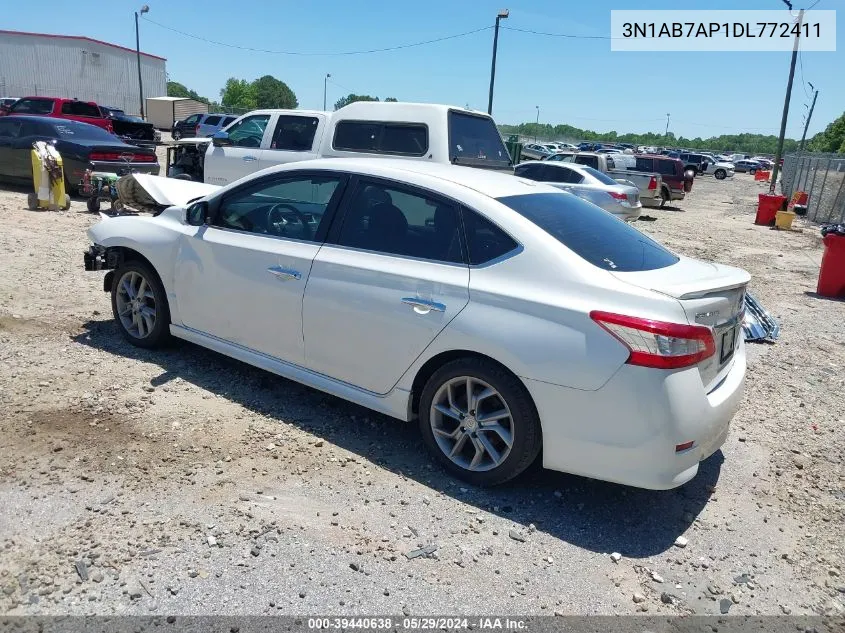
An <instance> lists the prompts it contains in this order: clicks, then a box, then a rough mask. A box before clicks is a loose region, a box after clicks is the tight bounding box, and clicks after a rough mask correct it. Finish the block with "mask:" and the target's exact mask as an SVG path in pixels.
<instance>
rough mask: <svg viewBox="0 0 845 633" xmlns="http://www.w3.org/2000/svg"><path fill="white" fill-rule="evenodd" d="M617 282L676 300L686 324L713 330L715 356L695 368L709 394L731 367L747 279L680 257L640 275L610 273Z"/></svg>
mask: <svg viewBox="0 0 845 633" xmlns="http://www.w3.org/2000/svg"><path fill="white" fill-rule="evenodd" d="M611 274H612V275H614V276H615V277H616V278H617V279H620V280H622V281H625V282H626V283H629V284H632V285H634V286H638V287H640V288H645V289H647V290H653V291H655V292H659V293H661V294H664V295H668V296H670V297H672V298H674V299H677V300H678V303H680V304H681V307H682V308H683V310H684V314H685V315H686V317H687V321H688V322H689V324H690V325H705V326H708V327H710V328H711V329H712V330H713V338H714V341H715V343H716V353H715V354H714V355H713V356H711V357H710V358H708V359H706V360H704V361H702V362H701V363H700V364H699V365H698V368H699V371H700V372H701V379H702V383H703V384H704V386H705V388H706V391H707V392H710V391H711V390H712V389H713V388H714V387H715V386H716V385H718V384H719V382H721V380H722V378H723V377H724V375H725V374H726V373H727V372H728V371H730V368H731V366H732V365H733V358H734V353H735V351H736V349H737V347H738V346H739V344H740V343H741V340H742V318H743V312H744V309H745V291H746V286H747V285H748V282H749V281H750V280H751V276H750V275H749V274H748V273H747V272H745V271H744V270H742V269H740V268H734V267H733V266H725V265H723V264H715V263H710V262H703V261H699V260H696V259H690V258H688V257H681V258H680V260H679V261H678V263H676V264H674V265H672V266H667V267H665V268H658V269H655V270H647V271H640V272H614V273H611Z"/></svg>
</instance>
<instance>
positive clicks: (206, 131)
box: [194, 114, 238, 136]
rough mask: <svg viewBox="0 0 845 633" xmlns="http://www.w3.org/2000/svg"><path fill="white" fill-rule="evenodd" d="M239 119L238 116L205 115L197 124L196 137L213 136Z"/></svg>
mask: <svg viewBox="0 0 845 633" xmlns="http://www.w3.org/2000/svg"><path fill="white" fill-rule="evenodd" d="M237 119H238V115H236V114H205V115H203V116H202V118H201V119H200V122H199V123H198V124H197V128H196V130H195V133H194V136H212V135H213V134H214V133H215V132H219V131H220V130H223V129H225V128H226V127H227V126H229V125H230V124H231V123H233V122H234V121H236V120H237Z"/></svg>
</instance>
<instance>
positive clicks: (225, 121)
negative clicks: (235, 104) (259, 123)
mask: <svg viewBox="0 0 845 633" xmlns="http://www.w3.org/2000/svg"><path fill="white" fill-rule="evenodd" d="M237 118H238V117H236V116H227V117H224V118H223V123H222V124H221V125H222V126H223V127H226V126H227V125H229V124H230V123H231V122H232V121H234V120H235V119H237Z"/></svg>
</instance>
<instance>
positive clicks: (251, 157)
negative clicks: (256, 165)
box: [243, 156, 258, 162]
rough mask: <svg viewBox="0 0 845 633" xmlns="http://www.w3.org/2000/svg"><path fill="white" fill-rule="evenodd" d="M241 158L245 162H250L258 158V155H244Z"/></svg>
mask: <svg viewBox="0 0 845 633" xmlns="http://www.w3.org/2000/svg"><path fill="white" fill-rule="evenodd" d="M243 159H244V160H245V161H247V162H251V161H254V160H258V157H256V156H244V158H243Z"/></svg>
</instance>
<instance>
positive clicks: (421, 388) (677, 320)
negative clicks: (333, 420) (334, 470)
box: [85, 159, 749, 489]
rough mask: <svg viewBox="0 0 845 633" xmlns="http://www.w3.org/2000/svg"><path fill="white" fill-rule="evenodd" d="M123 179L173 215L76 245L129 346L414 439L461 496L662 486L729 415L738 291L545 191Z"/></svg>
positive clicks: (434, 172)
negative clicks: (344, 405) (498, 490)
mask: <svg viewBox="0 0 845 633" xmlns="http://www.w3.org/2000/svg"><path fill="white" fill-rule="evenodd" d="M127 178H129V177H127ZM134 178H137V179H138V182H139V183H141V184H143V183H144V182H146V183H148V185H149V190H152V191H157V192H158V193H156V195H157V196H158V197H159V198H161V196H162V195H164V194H162V193H161V192H162V191H170V192H171V194H168V195H169V202H175V203H179V204H180V205H182V206H173V207H170V208H167V209H166V210H164V211H163V212H161V213H160V214H159V215H157V216H154V217H152V216H148V215H147V216H144V215H139V216H118V217H111V218H105V217H104V219H103V220H102V221H101V222H99V223H98V224H96V225H95V226H93V227H92V228H91V229H90V230H89V232H88V235H89V237H90V240H91V241H92V242H93V246H92V247H91V249H90V250H89V251H88V252H87V253H86V256H85V265H86V269H87V270H100V269H108V270H109V272H108V273H107V275H106V278H105V280H104V282H103V284H104V289H105V290H107V291H109V292H110V293H111V302H112V309H113V312H114V316H115V319H116V321H117V323H118V325H119V328H120V331H121V333H122V334H123V336H124V337H125V338H126V339H127V340H128V341H129V342H131V343H133V344H134V345H138V346H141V347H148V348H151V347H157V346H159V345H161V344H163V343H164V342H165V341H166V339H167V338H168V336H176V337H178V338H181V339H185V340H187V341H191V342H194V343H196V344H199V345H202V346H204V347H207V348H210V349H212V350H215V351H217V352H220V353H222V354H225V355H227V356H231V357H233V358H236V359H239V360H241V361H244V362H246V363H250V364H252V365H255V366H257V367H260V368H263V369H265V370H267V371H270V372H273V373H275V374H278V375H280V376H284V377H286V378H290V379H292V380H295V381H298V382H301V383H304V384H306V385H309V386H311V387H314V388H316V389H320V390H322V391H325V392H327V393H330V394H334V395H335V396H339V397H341V398H345V399H347V400H350V401H353V402H356V403H358V404H360V405H363V406H365V407H369V408H371V409H374V410H376V411H380V412H382V413H385V414H387V415H389V416H392V417H394V418H399V419H401V420H416V421H418V424H419V429H420V431H421V434H422V442H423V443H424V444H425V445H426V446H427V447H428V449H429V450H430V451H431V452H432V454H433V455H434V456H435V457H436V458H437V459H438V460H439V461H440V462H441V463H442V464H443V465H444V466H445V467H446V468H447V469H448V470H449V471H450V472H452V473H454V474H455V475H458V476H459V477H462V478H464V479H466V480H467V481H469V482H471V483H474V484H478V485H491V484H497V483H501V482H504V481H506V480H508V479H511V478H512V477H514V476H516V475H518V474H519V473H520V472H522V471H523V470H525V469H526V468H527V467H528V466H529V465H530V464H531V463H532V462H534V461H535V459H537V457H538V455H540V454H541V453H542V463H543V465H544V466H545V467H546V468H550V469H554V470H561V471H566V472H571V473H576V474H580V475H586V476H589V477H594V478H598V479H604V480H610V481H615V482H620V483H623V484H629V485H633V486H640V487H644V488H654V489H665V488H672V487H675V486H678V485H680V484H683V483H684V482H686V481H687V480H689V479H690V478H692V477H693V476H694V475H695V474H696V472H697V471H698V465H699V462H700V461H701V460H703V459H704V458H706V457H707V456H709V455H710V454H712V453H713V452H715V451H716V450H717V449H718V448H719V447H720V446H721V444H722V443H723V441H724V440H725V437H726V435H727V433H728V425H729V422H730V420H731V418H732V417H733V415H734V412H735V411H736V409H737V407H738V406H739V403H740V401H741V400H742V392H743V385H744V380H745V367H746V364H745V347H744V342H743V337H742V328H741V323H740V321H741V318H742V308H743V303H744V293H745V287H746V284H747V283H748V281H749V276H748V274H747V273H746V272H744V271H742V270H739V269H737V268H730V267H727V266H722V265H719V264H713V263H705V262H701V261H697V260H694V259H689V258H686V257H681V256H677V255H675V254H673V253H671V252H670V251H668V250H666V249H665V248H664V247H662V246H661V245H660V244H658V243H656V242H654V241H653V240H651V239H650V238H648V237H647V236H645V235H644V234H642V233H640V232H639V231H638V230H636V229H635V228H632V227H631V226H629V225H627V224H625V223H624V222H620V221H618V220H617V219H616V218H614V217H613V216H611V215H610V214H608V213H606V212H604V211H602V210H601V209H599V208H598V207H596V206H594V205H592V204H590V203H588V202H585V201H584V200H581V199H580V198H578V197H576V196H574V195H571V194H569V193H565V192H561V191H560V190H558V189H555V188H553V187H550V186H547V185H543V184H541V183H537V182H533V181H530V180H525V179H521V178H516V177H514V176H512V175H507V174H501V173H495V172H490V171H485V170H478V169H471V168H465V167H455V166H449V165H434V164H427V163H423V162H421V161H419V162H417V161H397V160H392V159H326V160H313V161H308V162H303V163H291V164H287V165H283V166H278V167H272V168H269V169H267V170H263V171H260V172H257V173H255V174H252V175H251V176H248V177H246V178H243V179H241V180H239V181H237V182H235V183H232V184H231V185H228V186H226V187H223V188H220V189H213V188H212V189H208V187H209V186H208V185H199V186H200V187H205V188H206V189H204V191H211V192H210V193H208V194H207V195H205V196H204V197H202V198H200V199H198V200H196V201H191V202H189V201H188V197H190V196H191V195H195V194H193V193H191V192H192V191H196V189H191V187H192V186H193V187H196V185H195V184H194V183H181V181H173V180H169V179H164V178H155V177H149V176H134ZM155 183H160V184H161V183H163V184H162V186H160V187H159V186H158V185H155ZM183 185H184V187H185V189H184V192H183V193H182V194H178V189H179V187H181V186H183ZM174 191H177V193H176V195H174V194H173V192H174ZM154 197H155V196H154ZM178 198H181V199H178ZM159 201H161V200H159ZM279 388H280V389H284V383H280V384H279Z"/></svg>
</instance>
